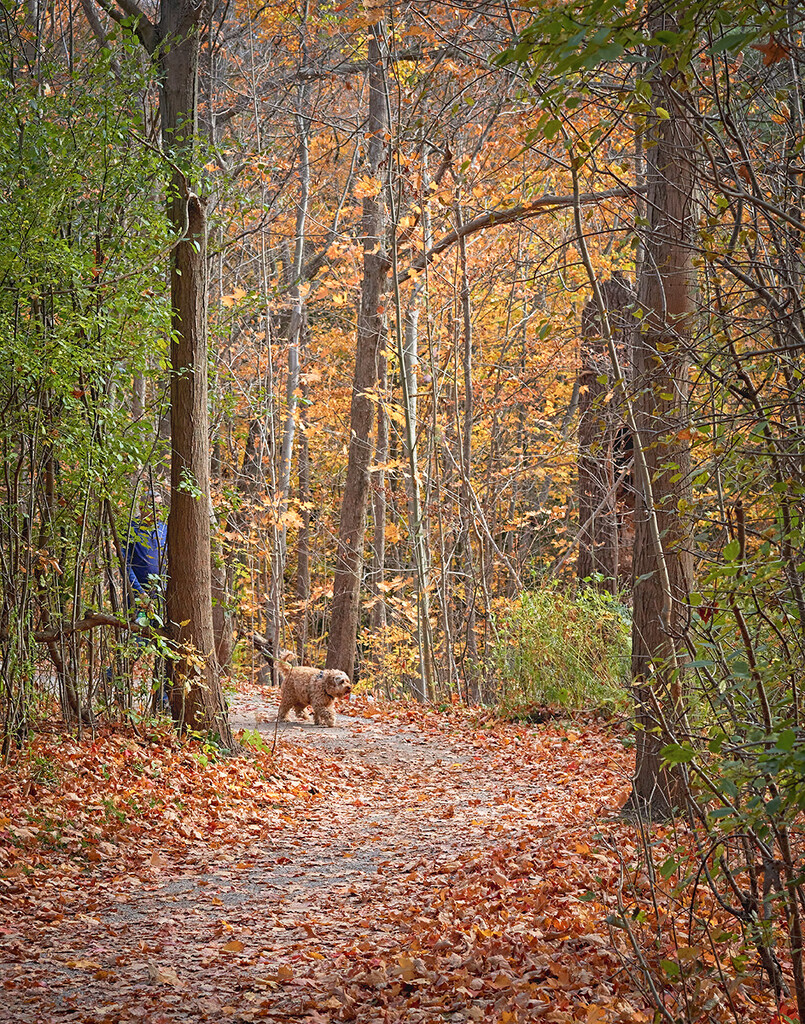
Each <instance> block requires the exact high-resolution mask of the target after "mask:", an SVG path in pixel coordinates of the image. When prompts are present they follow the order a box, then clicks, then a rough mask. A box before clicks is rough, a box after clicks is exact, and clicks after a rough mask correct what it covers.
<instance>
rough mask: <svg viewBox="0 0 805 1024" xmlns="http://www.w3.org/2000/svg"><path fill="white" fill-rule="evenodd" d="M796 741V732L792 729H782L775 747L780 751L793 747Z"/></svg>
mask: <svg viewBox="0 0 805 1024" xmlns="http://www.w3.org/2000/svg"><path fill="white" fill-rule="evenodd" d="M796 742H797V734H796V733H795V732H794V730H793V729H784V730H783V731H782V732H781V733H780V736H779V738H778V740H777V744H776V746H777V749H778V750H782V751H789V750H791V749H792V748H793V746H794V744H795V743H796Z"/></svg>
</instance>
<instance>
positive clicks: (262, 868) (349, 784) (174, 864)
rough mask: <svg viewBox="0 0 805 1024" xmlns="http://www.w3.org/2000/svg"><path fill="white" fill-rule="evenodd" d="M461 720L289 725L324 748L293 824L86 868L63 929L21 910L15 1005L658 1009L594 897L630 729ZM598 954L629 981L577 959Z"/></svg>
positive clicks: (88, 1013)
mask: <svg viewBox="0 0 805 1024" xmlns="http://www.w3.org/2000/svg"><path fill="white" fill-rule="evenodd" d="M368 710H369V712H371V710H372V709H371V706H369V707H368ZM274 717H275V708H274V707H273V706H272V705H271V704H270V703H268V702H266V701H264V700H263V699H261V698H260V697H256V696H253V697H250V698H249V699H248V700H246V699H244V700H242V701H241V702H240V703H239V704H238V705H237V706H236V708H235V712H234V715H233V723H234V726H235V728H236V729H249V730H253V729H258V730H259V731H260V733H261V734H262V735H263V736H264V737H265V742H267V743H271V742H272V739H273V734H274V731H275V722H274V721H273V719H274ZM444 722H445V720H444V719H438V716H434V717H432V718H431V719H427V720H425V721H424V722H417V721H411V720H409V719H407V718H405V717H403V718H402V719H397V718H394V717H389V716H388V715H381V714H377V715H374V714H370V715H369V716H368V717H367V716H362V717H346V716H343V715H341V716H339V717H338V722H337V726H336V727H335V728H333V729H321V728H318V727H315V726H313V725H312V724H306V723H287V724H282V725H280V727H279V729H278V730H277V733H278V737H277V738H278V742H279V744H280V746H281V748H283V749H285V750H288V751H291V752H293V754H294V755H295V756H296V757H297V758H299V757H300V755H301V757H302V760H301V763H302V764H303V765H304V764H305V763H306V759H309V765H310V772H309V773H306V774H304V775H303V773H302V772H301V771H300V772H299V774H300V779H299V782H300V784H301V785H302V787H303V788H302V796H301V798H300V799H299V801H298V803H295V804H294V805H293V806H292V807H291V808H290V809H289V810H285V811H284V812H283V814H282V820H281V823H280V828H277V827H273V828H272V829H271V831H270V833H269V832H267V831H266V829H261V823H260V821H259V820H258V821H255V822H254V823H253V826H252V827H253V831H254V833H255V834H254V835H250V836H246V835H244V837H243V841H242V843H234V844H231V845H229V846H217V848H216V844H211V843H210V842H209V841H208V839H207V837H206V836H201V835H199V836H198V838H197V839H196V840H194V841H193V843H192V844H191V845H190V847H189V849H188V851H187V853H186V855H185V856H184V857H183V858H182V859H181V860H180V861H173V860H171V859H169V857H168V856H167V855H166V857H165V858H164V859H163V858H162V857H161V856H160V855H159V854H158V853H155V854H154V855H152V857H151V860H150V861H148V863H147V866H146V869H145V870H143V871H140V872H138V873H137V874H131V875H121V876H119V877H117V878H114V879H112V880H105V881H104V882H103V884H101V883H99V882H97V881H96V880H95V881H94V880H93V879H92V877H90V876H87V875H85V874H80V873H77V874H76V875H75V877H74V878H72V879H69V878H68V879H66V880H65V883H64V886H63V891H62V893H61V895H60V897H59V903H60V905H59V907H58V908H56V909H57V910H58V913H59V915H61V916H60V918H59V920H58V924H57V926H56V927H54V926H53V924H52V923H51V925H50V926H49V927H44V926H43V927H39V926H37V925H35V924H34V923H33V922H26V921H25V920H13V921H9V922H8V923H7V924H5V926H4V927H2V928H0V935H3V936H4V937H5V941H4V943H3V947H4V950H3V951H4V953H5V954H6V955H5V956H4V958H3V959H4V963H3V965H2V968H0V969H2V983H3V986H4V993H3V998H2V1002H0V1020H2V1021H14V1022H20V1024H22V1022H24V1021H37V1022H38V1024H49V1022H56V1021H59V1022H61V1021H80V1022H90V1021H91V1022H99V1024H105V1022H108V1024H117V1022H121V1024H122V1022H128V1021H147V1022H148V1024H167V1022H177V1021H182V1022H184V1021H187V1022H189V1021H232V1022H240V1021H260V1020H303V1021H308V1022H309V1024H319V1022H322V1021H331V1020H332V1021H336V1020H359V1021H367V1022H368V1021H398V1020H399V1021H410V1022H414V1024H416V1022H429V1021H445V1020H448V1021H453V1022H456V1024H458V1022H463V1021H472V1020H500V1021H502V1022H512V1024H514V1022H516V1021H521V1020H522V1021H527V1020H533V1019H537V1018H542V1017H544V1018H545V1019H547V1020H553V1021H565V1020H566V1021H572V1020H583V1021H588V1022H595V1021H603V1020H607V1021H609V1020H611V1021H620V1020H624V1021H626V1020H629V1021H635V1020H640V1019H643V1018H641V1017H640V1016H639V1013H640V1012H641V1011H640V1009H639V1007H638V1005H637V1004H636V1003H635V1001H634V999H632V1000H631V1001H629V999H626V998H623V993H622V992H621V991H620V988H619V984H618V982H617V981H616V973H617V967H618V965H617V961H616V958H615V957H614V955H612V953H611V950H609V948H608V940H607V938H606V936H605V935H603V934H602V932H601V926H600V924H596V923H595V918H594V916H591V915H590V914H589V913H588V904H587V903H584V902H580V901H579V898H578V894H579V893H582V894H583V893H584V892H585V891H587V892H589V891H594V890H595V888H596V886H597V884H598V883H597V882H596V881H595V879H596V877H597V878H598V879H599V881H601V880H602V879H601V874H602V873H604V867H603V866H602V864H601V863H598V865H597V866H596V863H595V858H596V857H599V858H600V861H601V862H603V861H604V859H605V858H604V856H603V855H602V854H601V853H596V849H595V848H594V847H593V846H592V840H591V838H590V836H591V835H593V834H595V835H596V836H597V839H598V840H600V839H601V838H602V836H601V834H600V829H601V828H605V826H604V825H602V821H603V819H604V818H605V817H606V816H607V815H609V814H611V809H612V808H614V807H615V806H616V805H617V802H618V800H619V799H620V791H621V790H622V787H623V785H624V783H625V779H626V775H625V761H624V759H623V758H622V757H621V756H620V754H619V753H618V748H617V744H614V745H613V744H612V742H611V741H609V740H606V739H605V738H603V737H601V736H599V735H598V734H593V733H589V734H578V735H577V734H574V733H570V734H569V735H566V734H562V733H560V732H558V731H556V730H549V731H548V733H546V734H545V735H544V736H543V737H542V738H541V739H540V742H539V745H538V746H537V745H535V741H534V740H533V738H532V735H531V734H530V733H529V732H528V731H527V730H523V729H519V730H515V729H511V730H508V731H507V730H503V731H501V732H499V733H495V734H490V735H489V736H487V735H485V734H484V733H483V732H482V731H479V730H468V729H467V728H466V727H459V726H456V728H455V729H451V727H450V726H449V723H448V724H447V725H445V724H444ZM434 723H435V724H434ZM534 735H536V734H534ZM552 752H553V753H552ZM621 753H622V752H621ZM548 754H550V755H551V756H550V757H548V756H547V755H548ZM297 763H299V761H297ZM582 766H583V767H584V769H585V770H584V771H582V770H581V769H582ZM588 769H589V771H588ZM607 856H608V857H611V852H610V853H607ZM571 862H572V863H571ZM571 867H572V870H571ZM607 870H609V868H607ZM597 872H598V874H597ZM569 879H571V881H572V884H570V882H569V881H568V880H569ZM568 886H569V889H568ZM585 943H586V945H585ZM9 952H10V954H11V955H10V956H9ZM591 955H595V956H599V957H601V958H602V959H601V964H602V965H603V968H605V971H608V972H609V973H610V974H611V977H607V976H604V975H602V973H601V972H600V971H599V972H596V971H591V970H588V969H587V968H584V969H583V970H579V971H576V972H574V971H573V969H572V967H571V966H565V960H567V961H568V963H576V964H578V962H579V958H580V959H581V961H582V962H584V961H585V958H586V960H587V961H589V959H590V956H591ZM563 957H564V958H565V960H563ZM590 1007H593V1008H594V1010H591V1009H590ZM598 1008H602V1010H601V1014H602V1015H600V1016H596V1014H597V1012H598ZM603 1008H606V1015H604V1009H603ZM645 1019H649V1018H645Z"/></svg>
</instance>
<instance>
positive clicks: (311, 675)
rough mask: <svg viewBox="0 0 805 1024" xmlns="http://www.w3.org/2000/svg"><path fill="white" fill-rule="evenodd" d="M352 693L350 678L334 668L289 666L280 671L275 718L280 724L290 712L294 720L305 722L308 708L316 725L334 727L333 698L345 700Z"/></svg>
mask: <svg viewBox="0 0 805 1024" xmlns="http://www.w3.org/2000/svg"><path fill="white" fill-rule="evenodd" d="M351 690H352V684H351V683H350V681H349V676H348V675H347V674H346V672H340V671H339V670H338V669H337V668H324V669H318V668H310V667H309V666H307V665H291V666H289V667H288V668H287V669H283V676H282V688H281V689H280V707H279V711H278V712H277V718H278V719H279V721H280V722H284V721H286V719H287V718H288V715H289V713H290V711H291V708H293V710H294V711H295V712H296V717H297V718H301V719H306V718H307V717H308V714H307V710H306V709H307V706H308V704H309V705H310V706H311V707H312V708H313V721H314V722H315V723H316V725H335V711H334V710H333V704H334V703H335V698H336V697H345V696H346V695H347V694H348V693H350V691H351Z"/></svg>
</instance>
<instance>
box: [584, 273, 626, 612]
mask: <svg viewBox="0 0 805 1024" xmlns="http://www.w3.org/2000/svg"><path fill="white" fill-rule="evenodd" d="M600 291H601V296H602V298H603V300H604V304H605V306H606V309H607V315H608V318H609V327H610V330H611V331H612V334H613V340H614V341H615V343H616V345H617V346H618V348H619V349H620V350H621V353H622V354H621V366H622V367H623V368H624V371H625V372H626V374H627V377H628V376H629V375H630V365H631V358H630V355H629V353H628V352H627V351H626V348H627V344H626V343H627V340H628V339H629V336H630V334H631V323H632V322H633V316H632V313H633V312H634V310H633V309H632V308H630V307H632V306H633V305H634V301H635V295H634V293H633V291H632V289H631V288H630V287H629V285H628V282H627V281H626V280H625V278H623V277H622V276H621V275H620V274H618V273H617V272H616V273H615V274H614V275H613V277H612V279H611V280H609V281H607V282H605V283H604V284H602V285H601V288H600ZM581 333H582V339H583V340H582V348H581V369H580V373H579V384H580V387H579V428H578V430H579V459H578V503H579V554H578V562H577V574H578V578H579V581H580V582H581V581H584V580H589V579H590V578H591V577H593V578H594V580H593V585H594V586H595V587H596V589H598V590H604V591H609V592H610V593H615V592H616V591H617V589H618V572H619V568H620V538H619V532H618V511H617V498H618V494H617V486H616V480H617V477H618V476H619V473H620V466H619V465H618V464H617V463H618V461H619V460H618V452H617V449H618V440H619V436H620V435H621V433H622V432H623V431H624V429H625V417H624V415H623V411H622V410H621V409H619V408H618V406H617V393H618V389H617V388H616V387H615V385H614V382H613V379H612V373H611V369H610V360H609V356H608V354H607V350H606V343H605V341H604V339H603V328H602V325H601V323H600V316H599V313H598V306H597V304H596V303H595V301H592V302H589V303H588V304H587V305H586V306H585V307H584V312H583V314H582V320H581ZM613 395H614V398H613ZM596 577H597V578H596Z"/></svg>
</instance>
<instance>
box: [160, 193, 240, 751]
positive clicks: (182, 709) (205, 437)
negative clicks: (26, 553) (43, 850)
mask: <svg viewBox="0 0 805 1024" xmlns="http://www.w3.org/2000/svg"><path fill="white" fill-rule="evenodd" d="M186 211H187V213H186V223H187V232H186V237H185V239H184V240H183V241H182V242H180V243H179V244H178V245H177V246H176V248H175V250H174V261H173V266H172V268H171V300H172V306H173V316H172V326H173V337H172V339H171V370H172V373H171V509H170V515H169V516H168V584H167V594H166V602H167V611H168V620H169V631H170V635H171V639H172V641H173V643H174V644H175V645H176V648H177V653H178V654H179V658H178V659H177V660H175V661H172V662H171V666H170V678H171V683H172V686H171V708H172V710H173V714H174V717H175V718H176V720H177V721H178V722H180V723H181V724H182V726H183V727H185V728H188V729H193V730H198V731H207V730H211V731H213V732H217V733H218V735H219V737H220V739H221V741H222V742H223V743H224V745H225V746H228V747H231V746H232V735H231V730H230V728H229V722H228V719H227V713H226V705H225V703H224V699H223V694H222V692H221V686H220V681H219V678H218V665H217V660H216V657H215V642H214V632H213V621H212V586H211V571H210V565H211V562H210V518H209V509H210V450H209V425H208V416H207V344H206V343H207V303H206V244H205V243H206V217H205V211H204V205H203V203H202V202H201V200H200V199H199V198H198V196H196V195H193V194H192V193H191V194H189V195H188V196H187V198H186Z"/></svg>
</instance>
